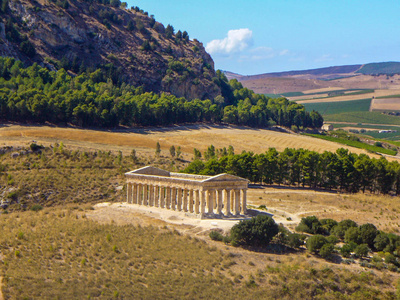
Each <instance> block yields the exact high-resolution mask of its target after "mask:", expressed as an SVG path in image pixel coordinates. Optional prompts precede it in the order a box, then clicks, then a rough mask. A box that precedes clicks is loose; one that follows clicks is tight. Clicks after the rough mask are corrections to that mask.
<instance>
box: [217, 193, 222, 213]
mask: <svg viewBox="0 0 400 300" xmlns="http://www.w3.org/2000/svg"><path fill="white" fill-rule="evenodd" d="M215 202H217V214H222V190H218V191H217V201H215Z"/></svg>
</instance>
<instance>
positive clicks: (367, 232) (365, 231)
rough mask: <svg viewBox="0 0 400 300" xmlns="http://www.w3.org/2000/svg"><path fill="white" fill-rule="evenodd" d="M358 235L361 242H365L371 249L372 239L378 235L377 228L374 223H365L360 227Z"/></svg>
mask: <svg viewBox="0 0 400 300" xmlns="http://www.w3.org/2000/svg"><path fill="white" fill-rule="evenodd" d="M359 228H360V237H361V239H362V243H363V244H367V245H368V247H370V248H371V249H373V248H374V240H375V238H376V236H377V235H378V229H376V227H375V225H374V224H371V223H367V224H363V225H361V226H360V227H359Z"/></svg>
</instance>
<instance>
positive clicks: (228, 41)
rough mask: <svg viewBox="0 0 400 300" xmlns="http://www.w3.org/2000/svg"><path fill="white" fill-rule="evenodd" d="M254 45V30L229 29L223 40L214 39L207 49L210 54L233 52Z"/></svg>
mask: <svg viewBox="0 0 400 300" xmlns="http://www.w3.org/2000/svg"><path fill="white" fill-rule="evenodd" d="M252 45H253V32H252V31H251V30H250V29H248V28H242V29H234V30H229V31H228V35H227V37H226V38H224V39H223V40H212V41H211V42H209V43H207V46H206V50H207V52H209V53H210V54H217V53H219V54H232V53H237V52H241V51H243V50H245V49H246V48H248V47H250V46H252Z"/></svg>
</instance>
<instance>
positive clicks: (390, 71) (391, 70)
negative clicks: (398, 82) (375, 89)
mask: <svg viewBox="0 0 400 300" xmlns="http://www.w3.org/2000/svg"><path fill="white" fill-rule="evenodd" d="M356 73H361V74H364V75H395V74H400V62H393V61H392V62H382V63H370V64H365V65H363V66H362V67H361V69H359V70H358V71H356Z"/></svg>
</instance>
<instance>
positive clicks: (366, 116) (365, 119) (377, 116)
mask: <svg viewBox="0 0 400 300" xmlns="http://www.w3.org/2000/svg"><path fill="white" fill-rule="evenodd" d="M341 103H343V102H341ZM324 119H325V121H326V122H351V123H368V124H377V125H382V124H386V125H400V118H399V117H396V116H389V115H384V114H382V113H380V112H369V111H355V112H343V113H338V114H330V115H325V116H324Z"/></svg>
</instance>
